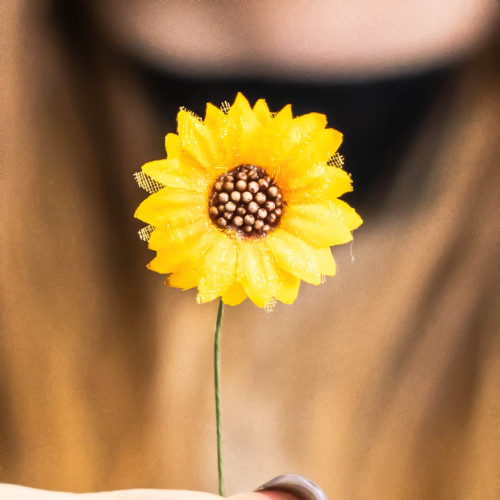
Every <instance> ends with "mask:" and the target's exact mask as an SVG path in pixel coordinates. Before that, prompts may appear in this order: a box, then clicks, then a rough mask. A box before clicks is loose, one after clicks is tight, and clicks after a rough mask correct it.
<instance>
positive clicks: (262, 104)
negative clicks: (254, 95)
mask: <svg viewBox="0 0 500 500" xmlns="http://www.w3.org/2000/svg"><path fill="white" fill-rule="evenodd" d="M253 112H254V113H255V116H256V117H257V119H258V120H259V122H260V123H261V125H268V124H269V122H270V121H271V120H272V118H273V117H272V115H271V112H270V111H269V107H268V106H267V102H266V101H265V100H264V99H259V100H258V101H257V102H256V103H255V106H254V107H253Z"/></svg>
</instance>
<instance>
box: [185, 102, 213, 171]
mask: <svg viewBox="0 0 500 500" xmlns="http://www.w3.org/2000/svg"><path fill="white" fill-rule="evenodd" d="M177 132H178V134H179V139H180V144H181V147H182V149H183V150H185V151H186V152H187V153H189V154H190V155H192V156H193V157H194V158H195V159H196V160H197V161H198V162H199V163H200V165H202V166H203V168H205V170H206V171H207V172H208V173H209V174H211V175H214V174H215V173H216V172H217V170H216V168H215V167H217V166H220V163H221V158H220V152H219V151H218V150H217V147H216V143H215V142H214V140H213V137H212V135H211V133H210V130H209V129H208V128H207V127H206V126H205V125H204V124H203V122H201V121H200V120H199V119H198V118H196V117H195V116H194V115H193V114H192V113H190V112H188V111H185V110H181V111H179V113H178V114H177Z"/></svg>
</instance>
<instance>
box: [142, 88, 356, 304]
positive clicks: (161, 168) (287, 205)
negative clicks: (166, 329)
mask: <svg viewBox="0 0 500 500" xmlns="http://www.w3.org/2000/svg"><path fill="white" fill-rule="evenodd" d="M177 124H178V130H177V132H178V133H177V134H168V135H167V136H166V140H165V143H166V151H167V158H166V159H162V160H157V161H153V162H150V163H147V164H145V165H143V167H142V172H140V173H139V174H137V180H138V182H139V184H140V185H141V186H142V187H144V188H145V189H147V190H148V191H149V192H151V193H152V194H151V195H150V196H149V197H148V198H147V199H146V200H144V201H143V202H142V203H141V204H140V205H139V207H138V208H137V211H136V212H135V217H137V218H138V219H140V220H142V221H144V222H146V223H147V224H149V226H148V227H147V228H145V229H144V230H143V231H142V233H141V234H142V237H143V239H147V240H148V241H149V248H150V249H151V250H155V251H156V252H157V254H156V257H155V258H154V259H153V260H152V261H151V262H150V263H149V264H148V267H149V269H151V270H153V271H156V272H158V273H164V274H169V277H168V278H167V284H168V285H170V286H173V287H178V288H182V289H185V290H186V289H189V288H194V287H198V301H199V302H209V301H211V300H214V299H216V298H217V297H219V296H220V297H222V301H223V302H224V303H225V304H229V305H237V304H240V303H241V302H243V301H244V300H245V299H246V298H247V297H249V298H250V299H251V300H252V301H253V302H254V303H255V304H256V305H257V306H259V307H264V306H266V305H267V304H269V303H270V302H272V301H274V300H275V299H278V300H280V301H281V302H284V303H287V304H291V303H292V302H293V301H294V300H295V299H296V297H297V294H298V291H299V286H300V281H301V280H303V281H306V282H307V283H312V284H314V285H318V284H320V283H321V282H322V278H323V276H333V275H335V272H336V265H335V261H334V259H333V256H332V254H331V250H330V246H332V245H339V244H343V243H347V242H349V241H351V240H352V231H353V230H354V229H356V228H357V227H359V226H360V225H361V223H362V220H361V218H360V217H359V215H358V214H357V213H356V212H355V211H354V209H353V208H351V207H350V206H349V205H347V204H346V203H345V202H344V201H341V200H339V199H338V197H339V196H341V195H342V194H344V193H346V192H348V191H351V190H352V181H351V178H350V176H349V175H348V174H347V173H346V172H345V171H344V170H343V169H342V168H340V167H341V166H342V158H341V157H340V156H339V155H338V154H337V155H336V152H337V150H338V148H339V146H340V144H341V142H342V134H341V133H340V132H338V131H337V130H334V129H331V128H325V127H326V124H327V121H326V117H325V115H322V114H318V113H309V114H306V115H303V116H299V117H296V118H294V117H293V115H292V108H291V106H290V105H287V106H285V107H284V108H283V109H282V110H281V111H280V112H278V113H276V114H274V113H271V112H270V111H269V108H268V106H267V104H266V101H265V100H263V99H260V100H258V101H257V102H256V104H255V106H254V107H253V108H252V107H251V106H250V104H249V103H248V101H247V99H246V98H245V97H244V96H243V95H242V94H238V95H237V97H236V100H235V101H234V104H233V105H232V106H229V105H227V106H226V107H223V108H222V109H219V108H217V107H216V106H213V105H212V104H207V108H206V115H205V119H204V120H201V118H199V117H197V116H196V115H194V114H193V113H191V112H189V111H186V110H183V109H181V110H180V111H179V113H178V115H177Z"/></svg>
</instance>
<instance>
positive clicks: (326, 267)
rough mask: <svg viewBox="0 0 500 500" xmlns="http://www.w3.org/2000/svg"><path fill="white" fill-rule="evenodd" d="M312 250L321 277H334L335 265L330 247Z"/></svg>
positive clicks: (335, 272)
mask: <svg viewBox="0 0 500 500" xmlns="http://www.w3.org/2000/svg"><path fill="white" fill-rule="evenodd" d="M313 250H314V254H315V256H316V262H317V264H318V269H319V271H320V273H321V274H322V275H323V276H335V274H337V264H336V263H335V259H334V258H333V255H332V251H331V249H330V247H325V248H313Z"/></svg>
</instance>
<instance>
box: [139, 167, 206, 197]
mask: <svg viewBox="0 0 500 500" xmlns="http://www.w3.org/2000/svg"><path fill="white" fill-rule="evenodd" d="M142 171H143V172H144V173H145V174H147V175H149V177H151V178H153V179H154V180H155V181H158V182H160V183H161V184H164V185H165V186H166V187H168V188H171V189H185V190H187V191H198V192H200V193H204V192H206V191H207V186H208V183H209V178H208V176H207V174H206V172H204V171H203V170H201V169H198V168H192V167H191V166H190V165H185V164H181V163H180V162H179V160H156V161H151V162H149V163H146V164H145V165H143V166H142Z"/></svg>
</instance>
